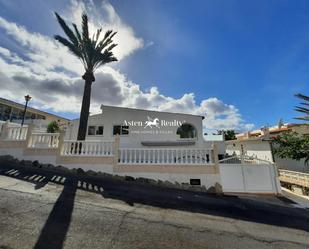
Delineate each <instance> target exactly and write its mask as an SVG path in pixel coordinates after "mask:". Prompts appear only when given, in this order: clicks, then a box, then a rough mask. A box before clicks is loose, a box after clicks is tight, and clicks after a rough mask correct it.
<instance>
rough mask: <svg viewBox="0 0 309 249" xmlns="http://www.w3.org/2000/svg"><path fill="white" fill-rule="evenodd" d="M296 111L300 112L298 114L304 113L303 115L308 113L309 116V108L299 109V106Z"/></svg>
mask: <svg viewBox="0 0 309 249" xmlns="http://www.w3.org/2000/svg"><path fill="white" fill-rule="evenodd" d="M294 110H295V111H298V112H303V113H306V114H308V115H309V109H307V108H304V107H298V106H297V107H296V108H295V109H294Z"/></svg>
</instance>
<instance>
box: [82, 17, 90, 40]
mask: <svg viewBox="0 0 309 249" xmlns="http://www.w3.org/2000/svg"><path fill="white" fill-rule="evenodd" d="M82 31H83V32H82V34H83V39H84V41H86V40H89V30H88V16H87V15H86V14H85V13H83V15H82Z"/></svg>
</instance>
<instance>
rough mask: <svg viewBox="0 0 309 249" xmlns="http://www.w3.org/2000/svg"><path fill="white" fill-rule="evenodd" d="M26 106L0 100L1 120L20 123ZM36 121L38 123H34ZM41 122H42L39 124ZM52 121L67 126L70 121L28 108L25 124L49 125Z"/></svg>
mask: <svg viewBox="0 0 309 249" xmlns="http://www.w3.org/2000/svg"><path fill="white" fill-rule="evenodd" d="M24 108H25V106H24V105H22V104H19V103H16V102H14V101H11V100H7V99H4V98H0V120H2V121H7V120H10V121H11V122H17V123H18V122H20V121H21V120H22V118H23V113H24ZM34 120H36V121H34ZM39 121H40V122H39ZM51 121H57V122H59V123H60V124H67V123H68V122H69V119H67V118H63V117H60V116H57V115H54V114H51V113H48V112H44V111H40V110H38V109H35V108H32V107H27V111H26V114H25V124H27V123H44V124H48V123H50V122H51Z"/></svg>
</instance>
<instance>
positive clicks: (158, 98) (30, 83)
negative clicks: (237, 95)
mask: <svg viewBox="0 0 309 249" xmlns="http://www.w3.org/2000/svg"><path fill="white" fill-rule="evenodd" d="M101 7H102V9H103V10H104V11H106V13H107V15H106V16H107V17H106V18H105V19H103V18H102V17H100V15H99V14H98V12H97V10H94V7H93V5H92V4H91V3H90V4H84V3H81V2H77V1H72V6H71V9H70V12H69V13H68V15H67V16H68V17H69V18H70V19H71V20H73V21H74V22H76V23H77V21H80V15H81V13H82V11H83V9H85V8H86V9H87V11H88V13H91V15H89V16H92V17H95V18H94V20H96V22H97V23H92V24H91V25H92V29H94V28H95V27H96V26H101V25H103V26H104V25H105V27H107V28H113V29H117V30H118V31H119V36H118V37H119V39H121V40H125V41H126V43H125V45H124V46H119V47H118V49H119V50H118V51H117V53H118V54H117V56H118V57H119V58H124V57H125V56H128V55H129V54H131V53H133V52H134V51H135V50H137V49H139V48H142V47H143V40H142V39H140V38H136V37H135V35H134V32H133V29H132V28H131V27H129V26H128V25H126V24H124V23H123V21H122V20H121V18H120V17H119V16H118V15H117V13H116V12H115V10H114V8H113V7H112V5H110V4H109V3H108V2H106V1H104V2H103V3H102V6H101ZM69 14H70V15H69ZM99 17H100V18H99ZM115 27H117V28H115ZM0 29H3V30H4V31H5V32H6V33H7V35H9V36H10V37H11V38H12V39H13V40H15V41H16V42H17V43H18V44H19V46H21V47H22V48H23V51H24V52H23V54H22V55H20V56H19V55H17V54H16V53H15V52H13V51H10V50H9V49H7V48H4V47H0V95H1V96H3V97H7V98H9V99H13V100H15V101H19V100H21V96H24V95H25V94H28V93H29V94H31V95H32V96H33V100H32V103H33V104H34V105H36V106H38V107H40V108H41V109H52V110H54V111H56V112H72V113H76V114H77V113H78V112H79V111H80V104H81V98H82V92H83V84H84V83H83V81H82V79H81V78H80V74H81V72H83V68H82V66H81V64H80V63H79V61H78V60H77V59H76V58H75V57H73V56H72V55H71V54H70V53H69V52H68V51H67V50H66V49H65V48H64V47H62V46H60V45H59V44H58V43H57V42H56V41H54V40H53V38H52V37H47V36H44V35H42V34H38V33H32V32H29V31H28V30H27V29H26V28H25V27H22V26H19V25H17V24H16V23H12V22H9V21H7V20H5V19H4V18H2V17H0ZM95 77H96V81H95V82H94V84H93V90H92V103H91V112H92V113H96V112H99V111H100V109H99V107H100V105H101V104H110V105H118V106H127V107H137V108H144V109H152V110H160V111H171V112H183V113H192V114H197V115H204V116H205V120H204V127H205V129H208V130H216V129H237V130H246V129H251V128H252V127H253V124H247V123H245V122H244V120H243V118H242V116H241V114H240V112H239V110H238V109H237V108H236V107H235V106H233V105H227V104H225V103H223V102H222V101H221V100H219V99H217V98H208V99H205V100H203V101H201V103H196V100H195V96H194V93H185V94H184V95H183V96H182V97H180V98H173V97H170V96H166V95H163V94H162V93H160V91H159V89H158V88H157V87H152V88H150V90H149V91H143V90H141V88H140V86H139V85H138V84H136V83H134V82H131V81H129V80H128V79H127V78H126V76H125V75H123V74H122V73H121V72H119V71H117V70H115V69H114V68H112V67H110V66H105V67H103V68H100V69H99V70H98V71H97V73H96V75H95Z"/></svg>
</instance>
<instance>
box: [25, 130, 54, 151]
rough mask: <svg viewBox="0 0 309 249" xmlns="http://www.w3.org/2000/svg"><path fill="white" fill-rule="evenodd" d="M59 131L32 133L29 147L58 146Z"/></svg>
mask: <svg viewBox="0 0 309 249" xmlns="http://www.w3.org/2000/svg"><path fill="white" fill-rule="evenodd" d="M59 135H60V134H59V133H32V134H31V139H30V143H29V145H28V146H29V147H30V148H58V144H59Z"/></svg>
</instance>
